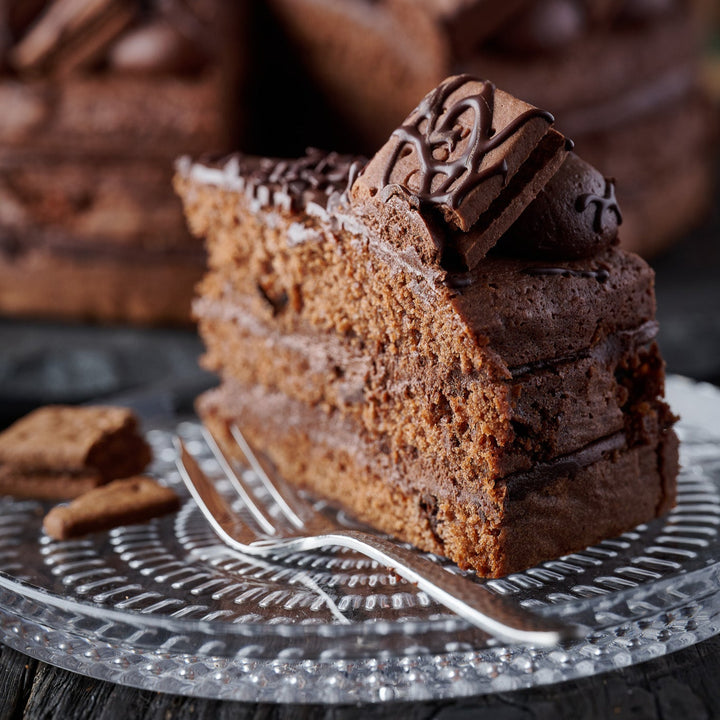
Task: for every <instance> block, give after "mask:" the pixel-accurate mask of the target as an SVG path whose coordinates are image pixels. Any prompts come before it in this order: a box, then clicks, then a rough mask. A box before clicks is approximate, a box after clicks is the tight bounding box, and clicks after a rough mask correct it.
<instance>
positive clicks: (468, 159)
mask: <svg viewBox="0 0 720 720" xmlns="http://www.w3.org/2000/svg"><path fill="white" fill-rule="evenodd" d="M471 80H472V78H471V77H470V76H468V75H459V76H457V77H455V78H451V79H450V80H448V81H446V82H445V83H443V84H442V85H439V86H438V87H437V88H435V90H433V91H432V92H431V93H430V94H429V95H427V96H426V97H425V99H424V100H423V101H422V102H421V103H420V105H419V106H418V108H417V110H416V111H415V113H414V114H413V116H414V117H413V119H412V120H411V121H410V122H408V123H406V124H404V125H402V126H401V127H399V128H398V129H397V130H395V132H393V137H396V138H398V139H399V140H400V142H399V143H398V144H397V146H396V148H395V151H394V153H393V156H392V159H391V160H390V162H389V163H388V165H387V167H386V169H385V175H384V176H383V186H387V185H389V184H391V182H392V175H393V171H394V170H395V167H396V165H397V160H398V158H399V157H400V156H401V154H402V153H403V152H405V151H406V149H407V147H408V146H411V147H412V148H414V149H415V152H416V153H417V157H418V159H419V161H420V171H419V173H418V176H417V177H416V178H413V176H412V175H411V176H409V177H408V178H406V179H405V181H404V182H400V183H399V184H400V185H402V186H404V187H406V188H407V189H408V190H410V191H411V192H412V194H414V195H416V196H417V197H418V199H419V200H420V202H425V203H433V204H436V205H440V204H447V205H448V206H449V207H450V208H453V209H455V208H457V207H458V206H459V205H460V203H461V202H462V201H463V200H464V199H465V197H466V196H467V194H468V193H469V192H470V190H472V189H473V188H474V187H476V186H477V185H478V184H480V183H481V182H482V181H483V180H484V179H485V178H487V177H490V176H491V175H502V176H503V177H505V176H506V175H507V172H508V166H507V160H506V159H505V158H504V157H503V158H500V159H498V160H497V161H495V162H493V163H492V164H490V165H489V167H485V168H481V165H482V163H483V160H484V159H485V158H486V156H487V154H488V153H489V152H490V151H491V150H494V149H495V148H497V147H499V146H500V145H502V143H504V142H505V140H507V139H508V138H509V137H510V136H511V135H512V134H513V133H515V132H517V130H518V129H519V128H521V127H522V126H523V125H524V124H525V123H526V122H528V120H530V119H531V118H534V117H543V118H545V119H546V120H547V121H548V122H553V117H552V115H550V113H548V112H545V111H544V110H538V109H537V108H534V109H532V110H527V111H525V112H524V113H522V114H520V115H518V116H517V117H516V118H515V119H514V120H513V121H512V122H511V123H510V124H508V125H506V126H505V127H504V128H502V129H501V130H499V131H498V130H496V128H494V127H493V120H494V109H495V108H494V106H495V86H494V85H493V84H492V83H491V82H484V83H482V89H481V90H480V92H478V93H475V94H473V95H469V96H467V97H463V98H461V99H459V100H458V101H457V102H455V103H454V104H453V105H451V106H450V107H447V106H446V103H447V101H448V99H449V98H450V96H451V95H452V94H453V93H454V92H455V91H456V90H457V89H458V88H460V87H461V86H463V85H465V84H467V83H468V82H470V81H471ZM468 111H469V112H471V113H472V125H471V127H470V130H469V133H468V132H467V130H465V131H464V128H463V127H462V125H461V124H460V123H459V122H458V120H459V118H460V116H461V115H463V114H465V113H466V112H468Z"/></svg>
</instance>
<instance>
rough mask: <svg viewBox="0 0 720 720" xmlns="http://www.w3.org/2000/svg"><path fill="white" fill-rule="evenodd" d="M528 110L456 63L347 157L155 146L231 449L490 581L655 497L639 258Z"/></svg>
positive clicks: (655, 449)
mask: <svg viewBox="0 0 720 720" xmlns="http://www.w3.org/2000/svg"><path fill="white" fill-rule="evenodd" d="M552 123H553V118H552V116H551V115H550V114H549V113H547V112H544V111H542V110H539V109H537V108H536V107H534V106H532V105H529V104H527V103H525V102H522V101H520V100H518V99H516V98H515V97H513V96H511V95H508V94H507V93H504V92H502V91H500V90H497V89H496V88H495V87H494V85H493V84H492V83H490V82H487V81H480V80H476V79H474V78H472V77H470V76H456V77H451V78H449V79H447V80H446V81H445V82H443V83H442V84H441V85H439V86H438V87H437V88H436V89H435V90H434V91H432V92H431V93H430V94H429V95H427V96H426V97H425V99H424V100H423V101H422V102H421V103H420V105H419V106H418V107H417V108H416V109H415V110H414V111H413V112H412V113H411V114H410V116H408V117H407V118H406V120H405V121H404V122H403V124H402V125H401V126H400V127H398V128H396V129H395V130H394V131H393V133H392V135H391V136H390V139H389V140H388V141H387V142H385V144H384V145H383V146H382V147H381V149H380V150H379V151H378V152H377V153H376V154H375V155H374V157H373V158H372V160H370V161H369V162H367V161H366V160H365V159H363V158H362V157H357V156H343V155H338V154H336V153H327V152H322V151H311V152H309V153H307V154H305V155H304V156H303V157H301V158H298V159H295V160H272V159H269V158H258V157H252V156H247V155H233V156H230V157H228V158H225V159H222V160H215V161H210V160H200V161H196V162H193V161H191V160H190V159H184V160H183V161H181V162H180V163H179V165H178V173H177V176H176V181H175V182H176V187H177V189H178V192H179V193H180V195H181V197H182V199H183V202H184V206H185V212H186V215H187V218H188V221H189V224H190V227H191V229H192V231H193V232H194V233H195V234H196V235H197V236H199V237H204V238H206V240H207V246H208V252H209V269H208V273H207V275H206V276H205V278H204V280H203V282H202V284H201V285H200V287H199V292H200V296H199V298H198V300H197V301H196V303H195V311H196V314H197V317H198V321H199V330H200V334H201V336H202V338H203V340H204V342H205V344H206V346H207V354H206V357H205V361H204V364H205V366H206V367H207V368H208V369H211V370H213V371H215V372H217V373H218V374H219V375H220V376H221V379H222V384H221V385H220V387H219V388H217V389H215V390H211V391H210V392H208V393H206V394H205V395H204V396H202V397H201V398H200V400H199V403H198V411H199V413H200V415H201V417H202V418H203V420H204V422H205V423H206V425H208V426H209V427H210V428H211V430H212V431H213V432H214V434H215V435H216V436H217V437H218V438H219V439H220V440H221V441H225V442H226V443H227V445H228V448H230V450H231V452H232V441H231V440H230V435H229V426H230V425H231V424H233V423H235V424H237V425H238V426H239V428H240V429H241V431H242V432H243V434H244V435H245V436H246V437H247V438H248V440H249V441H250V443H251V444H252V445H253V446H254V447H255V449H256V450H258V451H259V452H261V453H263V454H264V455H265V456H266V457H267V458H268V459H270V460H271V461H272V462H273V463H275V465H276V466H277V467H278V469H279V470H280V472H281V473H282V474H283V475H284V476H285V477H286V478H287V480H289V481H291V482H293V483H296V484H298V485H300V486H302V487H305V488H308V489H310V490H312V491H313V492H314V493H317V494H318V495H321V496H324V497H326V498H328V499H330V500H331V501H333V502H335V503H338V504H340V505H342V506H343V507H344V508H346V509H347V510H349V511H350V512H351V513H352V514H353V515H355V516H357V517H359V518H361V519H363V520H365V521H366V522H369V523H370V524H372V525H374V526H375V527H377V528H380V529H381V530H384V531H386V532H388V533H391V534H393V535H395V536H397V537H400V538H402V539H404V540H407V541H409V542H412V543H414V544H415V545H417V546H418V547H420V548H423V549H425V550H429V551H433V552H436V553H440V554H443V555H446V556H448V557H450V558H451V559H452V560H454V561H455V562H457V563H458V564H459V565H461V566H463V567H473V568H475V569H476V570H477V571H478V572H479V573H480V574H482V575H487V576H495V577H496V576H500V575H504V574H507V573H509V572H513V571H516V570H521V569H523V568H526V567H529V566H531V565H533V564H535V563H538V562H540V561H542V560H545V559H548V558H551V557H555V556H558V555H561V554H564V553H567V552H570V551H573V550H578V549H581V548H583V547H585V546H586V545H588V544H591V543H594V542H597V541H599V540H600V539H602V538H606V537H611V536H613V535H617V534H619V533H621V532H623V531H626V530H629V529H631V528H632V527H634V526H635V525H637V524H638V523H641V522H646V521H648V520H650V519H652V518H654V517H657V516H658V515H661V514H663V513H665V512H666V511H667V510H668V509H669V508H670V507H672V505H673V504H674V499H675V491H676V475H677V439H676V437H675V435H674V433H673V431H672V424H673V421H674V418H673V416H672V414H671V412H670V410H669V409H668V407H667V405H666V404H665V402H664V400H663V392H664V376H663V362H662V359H661V357H660V354H659V351H658V348H657V345H656V344H655V335H656V333H657V323H656V322H655V298H654V292H653V273H652V270H651V269H650V268H649V267H648V265H647V264H646V263H645V262H644V261H643V260H642V259H640V258H639V257H638V256H637V255H634V254H631V253H628V252H626V251H624V250H622V249H619V248H618V247H617V244H618V225H619V224H620V222H621V221H622V217H623V215H622V213H621V210H620V207H619V206H618V203H617V202H616V200H615V197H614V187H613V182H612V181H611V180H609V179H606V178H604V177H603V176H602V174H601V173H599V172H598V171H597V170H595V169H594V168H593V167H592V166H590V165H589V164H588V163H586V162H585V161H583V160H581V159H580V158H579V157H578V156H576V155H575V154H573V153H572V152H570V144H569V143H568V142H567V141H566V140H565V138H564V137H563V135H561V134H560V133H559V132H557V131H556V130H554V129H553V127H552ZM537 228H543V229H544V232H540V233H538V232H537Z"/></svg>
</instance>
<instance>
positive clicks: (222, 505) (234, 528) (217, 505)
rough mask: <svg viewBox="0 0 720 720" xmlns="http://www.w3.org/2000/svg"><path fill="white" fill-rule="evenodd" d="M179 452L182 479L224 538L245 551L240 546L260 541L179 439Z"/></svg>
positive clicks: (212, 525) (214, 527)
mask: <svg viewBox="0 0 720 720" xmlns="http://www.w3.org/2000/svg"><path fill="white" fill-rule="evenodd" d="M175 449H176V450H177V457H176V459H175V464H176V466H177V469H178V472H179V473H180V477H181V478H182V480H183V482H184V483H185V486H186V487H187V489H188V491H189V492H190V495H192V498H193V500H195V503H196V504H197V506H198V507H199V508H200V510H201V512H202V514H203V515H204V516H205V519H206V520H207V521H208V523H209V524H210V526H211V527H212V529H213V530H214V531H215V533H216V534H217V535H218V536H219V537H220V539H221V540H222V541H223V542H224V543H226V544H227V545H230V546H231V547H235V548H236V549H241V548H238V543H242V544H243V545H249V544H250V543H252V542H254V541H256V540H257V539H258V535H257V533H256V532H254V531H253V529H252V528H251V527H250V526H249V525H247V524H246V523H244V522H243V521H242V520H241V519H240V517H239V516H238V514H237V513H236V512H235V511H234V510H233V509H232V506H231V505H230V503H229V502H228V501H227V500H226V499H225V498H224V497H223V496H222V495H221V494H220V493H219V492H218V491H217V489H216V488H215V485H214V484H213V483H212V482H211V481H210V479H209V478H208V477H207V475H206V474H205V473H204V472H203V471H202V470H201V469H200V466H199V465H198V464H197V461H196V460H195V458H194V457H193V456H192V455H191V454H190V453H189V452H188V450H187V448H186V447H185V444H184V443H183V441H182V440H180V438H175Z"/></svg>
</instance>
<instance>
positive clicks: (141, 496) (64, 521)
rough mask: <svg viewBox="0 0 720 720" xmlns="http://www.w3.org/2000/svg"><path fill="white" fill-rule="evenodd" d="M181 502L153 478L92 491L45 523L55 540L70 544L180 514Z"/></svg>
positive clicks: (60, 508) (58, 509) (138, 478)
mask: <svg viewBox="0 0 720 720" xmlns="http://www.w3.org/2000/svg"><path fill="white" fill-rule="evenodd" d="M179 507H180V499H179V498H178V496H177V495H176V494H175V492H174V491H173V490H171V489H170V488H167V487H164V486H163V485H160V484H159V483H157V482H156V481H155V480H153V479H152V478H150V477H146V476H143V475H138V476H136V477H131V478H125V479H123V480H115V481H113V482H111V483H109V484H108V485H104V486H103V487H99V488H96V489H94V490H90V491H89V492H87V493H85V494H84V495H82V496H80V497H79V498H77V499H76V500H73V502H71V503H70V504H69V505H59V506H57V507H55V508H53V509H52V510H51V511H50V512H49V513H48V514H47V515H46V516H45V520H44V521H43V528H44V529H45V532H46V533H47V534H48V535H49V536H50V537H51V538H54V539H55V540H68V539H71V538H76V537H81V536H83V535H87V534H88V533H93V532H99V531H102V530H110V529H111V528H114V527H119V526H121V525H132V524H135V523H141V522H146V521H147V520H150V519H152V518H154V517H158V516H160V515H165V514H167V513H171V512H174V511H176V510H177V509H178V508H179Z"/></svg>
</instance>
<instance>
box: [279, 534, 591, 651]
mask: <svg viewBox="0 0 720 720" xmlns="http://www.w3.org/2000/svg"><path fill="white" fill-rule="evenodd" d="M298 542H299V543H301V545H302V548H303V549H312V548H318V547H327V545H329V544H335V545H340V546H342V547H346V548H349V549H351V550H355V551H357V552H360V553H362V554H363V555H366V556H367V557H369V558H371V559H372V560H376V561H377V562H379V563H381V564H383V565H385V566H387V567H389V568H391V569H392V570H394V571H395V572H396V573H397V574H398V575H400V576H401V577H402V578H404V579H405V580H408V581H409V582H411V583H414V584H416V585H417V587H418V588H419V589H420V590H422V591H424V592H425V593H427V594H428V595H429V596H430V597H431V598H433V600H436V601H437V602H439V603H440V604H442V605H444V606H445V607H447V608H449V609H450V610H452V611H453V612H455V613H456V614H457V615H459V616H460V617H462V618H463V619H465V620H467V621H468V622H470V623H472V624H473V625H476V626H477V627H479V628H480V629H482V630H484V631H485V632H487V633H489V634H490V635H492V636H493V637H497V638H499V639H501V640H504V641H507V642H511V643H526V644H528V645H535V646H540V647H551V646H554V645H557V644H559V643H562V642H564V641H568V640H573V639H578V638H582V637H585V636H586V635H587V633H588V632H589V630H588V628H586V627H583V626H581V625H576V624H571V623H566V624H563V623H559V622H555V621H553V620H551V619H549V618H545V617H542V616H541V615H537V614H536V613H532V612H529V611H527V610H525V609H524V608H522V607H521V606H520V605H518V604H517V603H515V602H513V603H510V602H508V601H507V600H505V599H504V598H502V597H499V596H497V595H494V594H493V593H492V592H491V591H489V590H488V589H487V588H484V587H482V585H478V584H476V583H473V582H472V581H470V580H468V579H467V578H465V577H463V576H462V575H456V574H454V573H451V572H448V571H447V570H445V569H444V568H443V567H442V566H441V565H438V564H437V563H434V562H432V561H431V560H429V559H428V558H426V557H423V556H422V555H420V554H419V553H418V552H417V551H416V550H408V549H406V548H404V547H401V546H400V545H398V544H397V543H394V542H391V541H389V540H385V539H384V538H382V537H376V536H374V535H370V534H368V533H363V532H362V531H357V530H341V531H336V532H332V533H329V534H327V535H321V536H315V537H306V538H302V540H299V539H297V538H296V539H295V540H294V541H293V545H294V546H295V547H297V545H295V544H296V543H298Z"/></svg>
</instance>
